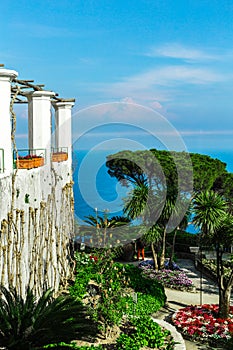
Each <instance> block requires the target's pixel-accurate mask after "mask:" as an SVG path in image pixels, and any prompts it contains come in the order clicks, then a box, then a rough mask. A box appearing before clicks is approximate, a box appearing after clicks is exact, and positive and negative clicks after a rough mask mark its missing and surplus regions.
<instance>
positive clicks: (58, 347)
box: [43, 342, 103, 350]
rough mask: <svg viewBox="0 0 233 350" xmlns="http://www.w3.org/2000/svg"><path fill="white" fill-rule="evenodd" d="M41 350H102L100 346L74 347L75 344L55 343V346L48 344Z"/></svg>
mask: <svg viewBox="0 0 233 350" xmlns="http://www.w3.org/2000/svg"><path fill="white" fill-rule="evenodd" d="M43 349H55V350H67V349H76V350H102V349H103V347H102V345H97V346H94V345H90V346H86V345H84V346H79V345H76V343H69V344H67V343H64V342H61V343H55V344H49V345H46V346H44V347H43Z"/></svg>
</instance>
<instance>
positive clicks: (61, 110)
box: [53, 102, 74, 165]
mask: <svg viewBox="0 0 233 350" xmlns="http://www.w3.org/2000/svg"><path fill="white" fill-rule="evenodd" d="M53 106H54V109H55V147H56V148H58V149H59V148H61V147H68V162H69V163H70V165H71V163H72V125H71V110H72V107H73V106H74V102H56V103H53Z"/></svg>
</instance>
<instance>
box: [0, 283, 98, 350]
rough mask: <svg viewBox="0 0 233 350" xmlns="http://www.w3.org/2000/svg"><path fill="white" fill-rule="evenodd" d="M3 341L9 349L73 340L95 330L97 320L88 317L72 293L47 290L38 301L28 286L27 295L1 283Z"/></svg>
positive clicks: (1, 333) (0, 316)
mask: <svg viewBox="0 0 233 350" xmlns="http://www.w3.org/2000/svg"><path fill="white" fill-rule="evenodd" d="M1 292H2V294H3V298H1V299H0V345H1V346H5V347H7V348H8V349H15V350H16V349H17V350H20V349H22V350H23V349H24V350H26V349H32V348H33V347H38V346H43V345H46V344H48V343H51V342H59V341H71V340H72V339H74V337H78V336H81V335H84V334H90V330H92V331H93V334H95V327H94V323H93V322H92V321H90V320H88V319H87V318H86V310H85V308H84V307H83V306H82V305H81V304H80V303H78V302H77V301H76V300H74V298H72V297H71V296H59V297H57V298H56V299H54V298H53V297H52V291H51V290H47V291H45V292H44V293H43V295H42V296H41V297H40V298H39V300H38V301H36V298H35V296H34V295H33V293H32V291H31V290H30V289H29V288H28V289H27V291H26V296H25V299H23V298H22V297H21V296H20V295H18V294H17V291H16V289H13V288H12V289H10V290H7V289H6V288H5V287H1Z"/></svg>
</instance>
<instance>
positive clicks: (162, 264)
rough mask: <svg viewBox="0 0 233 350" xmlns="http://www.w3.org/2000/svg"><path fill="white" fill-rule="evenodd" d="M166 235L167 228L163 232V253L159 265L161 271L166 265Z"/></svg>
mask: <svg viewBox="0 0 233 350" xmlns="http://www.w3.org/2000/svg"><path fill="white" fill-rule="evenodd" d="M166 233H167V227H166V226H165V228H164V230H163V240H162V251H161V256H160V264H159V265H160V266H159V267H160V269H163V268H164V263H165V249H166Z"/></svg>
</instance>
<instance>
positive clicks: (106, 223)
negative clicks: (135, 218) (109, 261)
mask: <svg viewBox="0 0 233 350" xmlns="http://www.w3.org/2000/svg"><path fill="white" fill-rule="evenodd" d="M85 217H86V218H87V219H86V220H84V221H85V222H86V223H87V224H89V225H91V226H93V227H95V229H96V236H97V237H96V238H97V243H98V246H101V243H102V242H103V243H102V245H103V246H104V247H105V246H106V244H107V232H109V236H111V235H112V234H111V229H113V228H117V227H121V226H124V225H127V224H128V223H130V221H131V220H130V218H129V217H125V216H112V217H111V218H110V219H109V218H108V217H107V215H106V214H105V215H104V217H102V216H100V215H96V216H93V215H88V216H85ZM101 230H102V231H103V240H102V238H101V237H100V232H101Z"/></svg>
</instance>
